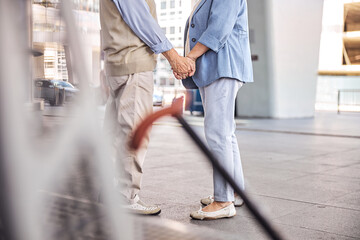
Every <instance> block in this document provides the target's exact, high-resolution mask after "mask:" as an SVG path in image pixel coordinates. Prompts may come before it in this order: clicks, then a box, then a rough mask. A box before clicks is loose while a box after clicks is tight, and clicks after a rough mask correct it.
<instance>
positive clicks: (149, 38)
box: [113, 0, 173, 54]
mask: <svg viewBox="0 0 360 240" xmlns="http://www.w3.org/2000/svg"><path fill="white" fill-rule="evenodd" d="M113 2H114V3H115V5H116V7H117V9H118V10H119V12H120V15H121V17H122V18H123V20H124V21H125V22H126V24H127V25H128V26H129V27H130V28H131V30H133V32H134V33H135V34H136V35H137V36H138V37H139V38H140V39H141V40H142V41H143V42H144V43H145V44H146V45H148V46H149V47H150V49H151V50H152V51H153V52H154V53H155V54H159V53H163V52H166V51H168V50H170V49H172V48H173V46H172V44H171V43H170V41H169V40H168V39H167V38H166V36H165V34H164V33H163V30H162V29H161V28H160V26H159V24H158V23H157V22H156V20H155V19H154V18H153V16H152V15H151V13H150V9H149V6H148V5H147V3H146V1H145V0H113Z"/></svg>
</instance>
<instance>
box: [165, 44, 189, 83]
mask: <svg viewBox="0 0 360 240" xmlns="http://www.w3.org/2000/svg"><path fill="white" fill-rule="evenodd" d="M163 55H164V56H165V58H166V59H167V60H168V61H169V63H170V65H171V68H172V70H173V71H174V75H175V77H176V78H177V79H184V78H187V77H188V76H193V75H194V73H195V68H196V67H195V61H193V60H192V59H190V58H188V57H181V56H179V54H178V53H177V52H176V51H175V49H171V50H169V51H166V52H164V53H163Z"/></svg>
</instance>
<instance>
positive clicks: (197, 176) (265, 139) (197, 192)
mask: <svg viewBox="0 0 360 240" xmlns="http://www.w3.org/2000/svg"><path fill="white" fill-rule="evenodd" d="M53 110H54V109H52V110H51V111H49V110H48V111H45V112H46V113H47V114H46V115H47V116H45V117H44V125H45V126H46V127H47V128H48V129H52V128H56V127H57V126H61V125H62V124H63V123H64V121H63V119H62V115H61V114H58V112H57V110H55V112H57V113H54V111H53ZM100 112H101V111H100ZM186 118H187V119H188V121H189V122H190V123H191V125H192V126H193V128H194V129H195V131H196V132H198V133H199V135H200V136H201V137H202V138H203V137H204V136H203V126H202V125H203V124H202V121H203V119H202V118H201V117H192V116H186ZM237 129H238V130H237V132H236V134H237V137H238V140H239V146H240V150H241V157H242V161H243V166H244V174H245V178H246V189H247V191H248V192H249V194H250V196H251V197H252V198H253V199H254V200H256V202H257V203H258V205H259V206H261V208H262V209H263V211H264V212H266V213H267V215H268V216H269V218H270V220H271V221H272V222H273V223H274V224H275V225H276V226H277V227H278V229H280V230H281V231H282V232H283V233H284V235H285V236H286V237H287V239H341V240H342V239H344V240H345V239H360V174H359V173H360V115H356V114H348V115H347V114H343V115H340V116H338V115H336V114H327V113H320V114H317V116H316V117H315V118H314V119H295V120H272V119H245V120H244V119H241V120H237ZM79 169H80V170H79ZM81 169H84V167H83V166H74V170H73V172H72V173H71V176H70V177H69V176H67V177H66V180H67V181H69V186H70V187H65V188H63V189H61V188H59V189H60V190H59V191H60V194H65V195H72V196H74V197H76V198H85V199H89V200H91V201H95V198H96V196H94V194H93V193H87V192H83V191H82V190H81V189H82V188H83V187H84V186H86V184H89V183H88V182H89V181H90V180H89V179H88V178H87V175H86V174H85V173H83V172H82V170H81ZM64 179H65V178H64ZM92 182H93V183H92V187H93V188H95V190H94V191H95V192H96V189H99V188H100V187H99V186H98V185H97V184H96V179H92ZM212 184H213V183H212V169H211V167H210V165H209V163H208V161H207V159H206V158H205V156H204V155H203V154H202V153H201V152H200V151H199V149H198V148H197V146H195V145H194V143H193V142H192V140H191V139H190V138H189V137H188V136H187V135H186V133H185V131H184V130H183V129H182V128H181V127H180V125H179V124H178V123H177V122H176V120H174V119H172V118H164V119H161V120H160V121H158V122H156V123H155V124H154V127H153V130H152V133H151V142H150V146H149V150H148V154H147V158H146V161H145V169H144V178H143V189H142V192H141V197H142V198H143V200H144V201H145V202H148V203H152V204H158V205H160V206H161V208H162V213H161V215H160V216H158V217H154V219H171V220H174V221H177V222H179V223H182V224H184V225H185V226H188V227H190V228H192V227H193V228H196V229H197V228H199V227H201V229H204V228H205V229H206V228H208V229H211V230H216V231H217V232H218V233H219V234H220V235H223V234H224V233H230V234H235V235H237V236H239V238H238V239H256V240H258V239H267V237H266V236H265V234H264V233H263V232H262V230H261V228H260V227H259V226H258V224H257V222H256V220H255V219H254V218H253V217H252V216H251V214H250V213H249V212H248V211H247V209H246V207H241V208H238V211H237V216H236V217H234V218H232V219H224V220H217V221H194V220H191V219H190V217H189V213H190V211H193V210H196V209H198V208H199V207H200V204H199V200H200V198H202V197H205V196H208V195H210V194H212Z"/></svg>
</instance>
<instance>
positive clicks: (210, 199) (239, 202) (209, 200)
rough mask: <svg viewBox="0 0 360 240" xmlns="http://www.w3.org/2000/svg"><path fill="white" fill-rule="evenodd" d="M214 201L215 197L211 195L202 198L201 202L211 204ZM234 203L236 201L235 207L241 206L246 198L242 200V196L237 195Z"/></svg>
mask: <svg viewBox="0 0 360 240" xmlns="http://www.w3.org/2000/svg"><path fill="white" fill-rule="evenodd" d="M213 202H214V197H213V196H211V195H210V196H208V197H206V198H203V199H201V200H200V203H201V204H203V205H205V206H207V205H210V204H211V203H213ZM233 203H234V205H235V207H241V206H242V205H243V204H244V200H242V198H241V197H240V196H237V195H236V196H235V201H234V202H233Z"/></svg>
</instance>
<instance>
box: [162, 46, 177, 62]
mask: <svg viewBox="0 0 360 240" xmlns="http://www.w3.org/2000/svg"><path fill="white" fill-rule="evenodd" d="M163 55H164V57H165V58H166V59H167V60H168V61H169V63H173V62H174V61H175V60H176V58H177V57H178V56H179V54H178V53H177V52H176V50H175V49H174V48H172V49H170V50H169V51H166V52H163Z"/></svg>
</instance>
